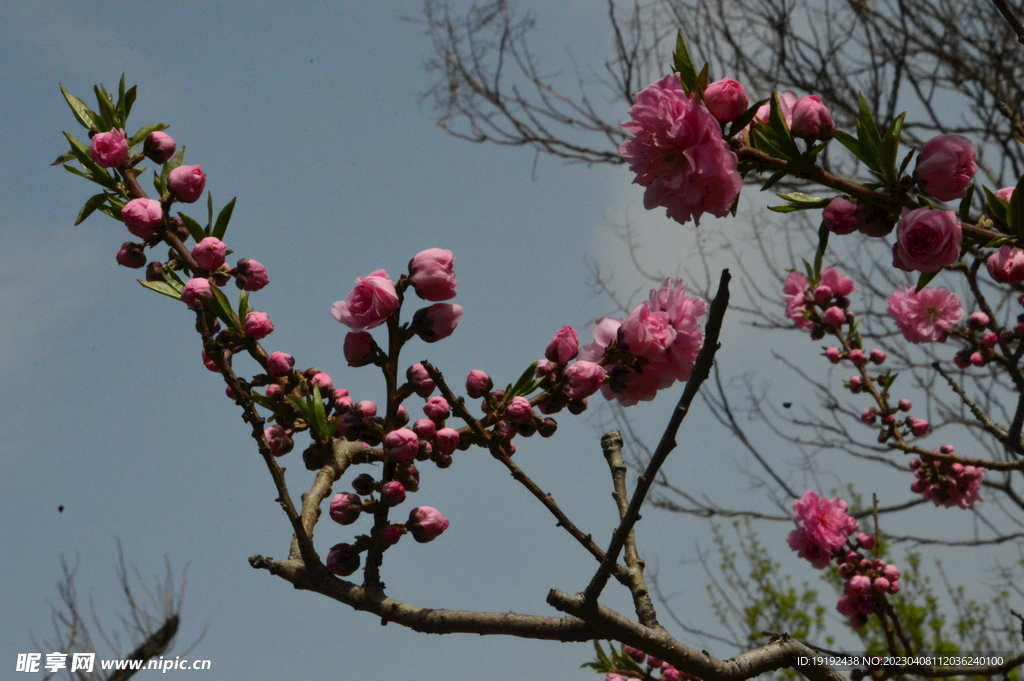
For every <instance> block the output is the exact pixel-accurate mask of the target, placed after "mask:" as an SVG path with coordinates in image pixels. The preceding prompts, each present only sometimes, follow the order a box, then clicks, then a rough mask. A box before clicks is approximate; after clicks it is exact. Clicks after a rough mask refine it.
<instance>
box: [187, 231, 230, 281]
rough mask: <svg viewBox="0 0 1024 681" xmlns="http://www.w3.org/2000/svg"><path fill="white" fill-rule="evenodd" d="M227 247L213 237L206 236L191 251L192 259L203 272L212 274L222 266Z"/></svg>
mask: <svg viewBox="0 0 1024 681" xmlns="http://www.w3.org/2000/svg"><path fill="white" fill-rule="evenodd" d="M227 250H228V246H227V244H225V243H224V242H223V241H221V240H220V239H218V238H217V237H214V236H208V237H206V238H205V239H203V240H202V241H200V242H199V243H197V244H196V245H195V247H194V248H193V249H192V257H193V258H195V261H196V263H197V264H198V265H199V266H200V267H202V268H203V269H204V270H207V271H210V272H212V271H213V270H215V269H217V268H218V267H220V266H221V265H223V264H224V255H225V254H226V253H227Z"/></svg>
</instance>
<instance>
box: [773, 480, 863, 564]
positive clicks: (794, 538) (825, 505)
mask: <svg viewBox="0 0 1024 681" xmlns="http://www.w3.org/2000/svg"><path fill="white" fill-rule="evenodd" d="M793 513H794V514H795V517H794V521H795V522H796V525H797V527H796V529H795V530H792V531H791V532H790V533H789V534H788V535H787V536H786V543H788V544H789V547H790V548H791V549H793V550H794V551H796V552H797V554H798V555H799V556H800V557H801V558H804V559H806V560H807V561H809V562H810V564H811V565H813V566H814V567H816V568H817V569H819V570H820V569H822V568H825V567H828V565H829V563H830V562H831V560H832V555H833V554H834V553H836V551H838V550H839V549H841V548H842V547H843V546H844V545H845V544H846V538H847V537H849V536H850V535H851V534H853V533H854V532H856V531H857V529H858V524H857V520H856V519H855V518H851V517H850V516H849V515H847V513H846V502H845V501H843V500H842V499H839V498H836V499H826V498H825V497H821V496H818V494H817V493H815V492H813V491H812V490H807V492H806V493H805V494H804V495H803V496H802V497H801V498H799V499H797V500H796V501H795V502H793Z"/></svg>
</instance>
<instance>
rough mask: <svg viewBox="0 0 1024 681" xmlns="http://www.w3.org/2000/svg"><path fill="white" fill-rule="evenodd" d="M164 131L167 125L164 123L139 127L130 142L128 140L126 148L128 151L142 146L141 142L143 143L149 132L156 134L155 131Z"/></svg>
mask: <svg viewBox="0 0 1024 681" xmlns="http://www.w3.org/2000/svg"><path fill="white" fill-rule="evenodd" d="M166 129H167V124H166V123H154V124H153V125H144V126H143V127H141V128H139V129H138V130H136V131H135V134H134V135H132V137H131V139H130V140H128V148H129V149H134V148H135V147H137V146H139V145H140V144H142V143H143V142H145V141H146V138H147V137H149V134H150V133H151V132H156V131H157V130H166Z"/></svg>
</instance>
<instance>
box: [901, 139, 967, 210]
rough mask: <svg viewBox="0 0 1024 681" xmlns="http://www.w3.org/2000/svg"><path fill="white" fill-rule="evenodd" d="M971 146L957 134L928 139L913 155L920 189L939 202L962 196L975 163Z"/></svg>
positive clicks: (964, 193) (965, 191)
mask: <svg viewBox="0 0 1024 681" xmlns="http://www.w3.org/2000/svg"><path fill="white" fill-rule="evenodd" d="M975 156H976V152H975V149H974V145H973V144H972V143H971V141H970V140H969V139H967V138H966V137H961V136H960V135H939V136H938V137H933V138H932V139H930V140H928V143H927V144H925V145H924V149H922V150H921V154H920V155H919V156H918V157H917V170H916V171H915V173H914V174H915V175H916V176H917V180H918V182H920V183H921V190H922V191H923V192H924V193H925V194H927V195H928V196H931V197H932V198H935V199H938V200H939V201H952V200H953V199H962V198H964V196H965V195H966V194H967V185H969V184H970V183H971V179H972V178H973V177H974V174H975V173H976V172H978V166H977V164H976V163H975V162H974V159H975Z"/></svg>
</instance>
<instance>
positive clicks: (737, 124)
mask: <svg viewBox="0 0 1024 681" xmlns="http://www.w3.org/2000/svg"><path fill="white" fill-rule="evenodd" d="M769 101H771V100H769V99H762V100H761V101H760V102H754V105H753V106H751V107H750V108H749V109H747V110H746V111H744V112H743V115H742V116H740V117H739V118H737V119H736V120H734V121H733V122H732V125H730V126H729V137H730V138H732V137H735V136H736V134H737V133H738V132H739V131H740V130H742V129H743V128H745V127H747V126H748V125H750V122H751V121H752V120H754V117H755V116H757V110H758V109H760V108H761V107H762V106H764V105H765V104H767V103H768V102H769Z"/></svg>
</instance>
